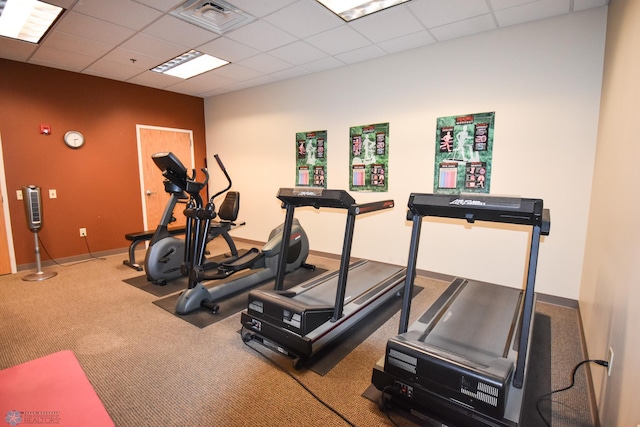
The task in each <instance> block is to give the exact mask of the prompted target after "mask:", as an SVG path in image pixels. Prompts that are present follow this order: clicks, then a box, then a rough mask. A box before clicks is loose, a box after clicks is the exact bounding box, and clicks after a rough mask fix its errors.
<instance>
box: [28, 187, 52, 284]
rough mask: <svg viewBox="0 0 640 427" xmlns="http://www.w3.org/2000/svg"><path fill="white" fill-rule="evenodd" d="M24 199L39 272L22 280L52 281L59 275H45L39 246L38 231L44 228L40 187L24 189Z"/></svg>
mask: <svg viewBox="0 0 640 427" xmlns="http://www.w3.org/2000/svg"><path fill="white" fill-rule="evenodd" d="M22 198H23V199H24V210H25V213H26V214H27V226H28V227H29V230H31V231H32V232H33V237H34V240H35V245H36V268H37V269H38V271H37V272H35V273H31V274H28V275H26V276H24V277H23V278H22V280H26V281H28V282H35V281H37V280H46V279H50V278H51V277H53V276H55V275H56V274H58V273H55V272H49V273H45V272H44V271H42V264H41V263H40V245H39V244H38V231H40V229H41V228H42V199H41V198H40V187H37V186H35V185H28V186H26V187H22Z"/></svg>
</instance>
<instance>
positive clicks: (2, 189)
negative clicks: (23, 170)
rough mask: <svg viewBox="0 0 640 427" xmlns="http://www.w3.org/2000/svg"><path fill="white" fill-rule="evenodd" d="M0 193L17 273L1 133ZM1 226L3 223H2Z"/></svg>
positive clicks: (11, 259) (9, 244)
mask: <svg viewBox="0 0 640 427" xmlns="http://www.w3.org/2000/svg"><path fill="white" fill-rule="evenodd" d="M0 177H1V178H2V179H0V193H1V196H2V201H3V203H2V208H3V210H4V227H5V229H6V233H7V249H8V250H9V262H10V263H11V273H12V274H13V273H17V272H18V268H17V266H16V252H15V248H14V245H13V231H12V229H11V213H10V212H9V194H8V193H7V177H6V175H5V171H4V153H3V149H2V135H1V134H0ZM0 226H1V225H0Z"/></svg>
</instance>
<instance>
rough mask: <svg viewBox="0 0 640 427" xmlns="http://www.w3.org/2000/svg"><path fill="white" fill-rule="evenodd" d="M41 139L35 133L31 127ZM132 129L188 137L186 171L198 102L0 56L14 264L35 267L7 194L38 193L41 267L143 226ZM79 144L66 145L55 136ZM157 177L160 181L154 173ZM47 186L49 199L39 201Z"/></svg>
mask: <svg viewBox="0 0 640 427" xmlns="http://www.w3.org/2000/svg"><path fill="white" fill-rule="evenodd" d="M41 124H46V125H50V126H51V131H52V133H51V135H48V136H46V135H42V134H40V125H41ZM136 124H142V125H149V126H160V127H169V128H179V129H189V130H192V131H193V138H194V144H195V148H194V151H195V158H196V167H197V168H198V169H200V168H201V167H204V165H205V162H206V160H205V158H206V142H205V122H204V101H203V99H201V98H197V97H192V96H187V95H181V94H177V93H173V92H168V91H163V90H159V89H153V88H148V87H143V86H137V85H133V84H128V83H122V82H117V81H114V80H109V79H104V78H100V77H93V76H87V75H83V74H78V73H73V72H69V71H63V70H57V69H53V68H47V67H40V66H35V65H30V64H25V63H20V62H15V61H9V60H4V59H0V134H1V136H2V147H3V153H4V162H5V165H4V166H5V174H6V180H7V191H8V193H9V194H8V199H9V208H10V212H11V227H12V231H13V240H14V246H15V253H16V262H17V264H18V265H21V264H27V263H33V262H35V252H34V242H33V233H31V231H29V229H28V228H27V225H26V218H25V212H24V205H23V202H22V201H20V200H17V197H16V190H19V189H21V188H22V187H23V186H25V185H30V184H34V185H37V186H39V187H40V188H41V189H42V211H43V213H42V217H43V227H42V230H41V231H40V232H39V237H40V240H41V241H42V243H43V245H44V248H43V247H41V251H40V252H41V258H42V260H43V261H46V260H47V259H49V256H48V255H47V253H45V250H44V249H45V248H46V251H47V252H48V254H49V255H50V256H51V257H53V258H64V257H69V256H75V255H82V254H87V252H88V251H87V246H86V244H85V241H84V239H83V238H81V237H80V235H79V228H80V227H85V228H87V234H88V239H87V241H88V243H89V247H90V249H91V252H100V251H106V250H113V249H119V248H124V247H127V246H128V244H129V242H128V241H127V240H125V238H124V235H125V234H126V233H129V232H134V231H140V230H142V229H143V219H142V202H141V201H140V178H139V172H138V151H137V139H136ZM72 129H73V130H79V131H81V132H82V133H83V134H84V136H85V139H86V143H85V145H84V146H83V147H81V148H79V149H75V150H74V149H71V148H68V147H67V146H66V145H65V144H64V142H63V139H62V137H63V135H64V134H65V132H66V131H68V130H72ZM158 179H162V176H161V175H160V171H158ZM49 189H55V190H56V191H57V196H58V197H57V199H49V195H48V193H49Z"/></svg>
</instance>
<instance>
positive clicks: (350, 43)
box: [306, 25, 371, 55]
mask: <svg viewBox="0 0 640 427" xmlns="http://www.w3.org/2000/svg"><path fill="white" fill-rule="evenodd" d="M306 41H307V43H309V44H311V45H313V46H315V47H317V48H318V49H320V50H323V51H325V52H327V53H328V54H330V55H337V54H339V53H344V52H347V51H350V50H354V49H359V48H361V47H365V46H367V45H370V44H371V42H370V41H369V40H367V39H366V38H365V37H364V36H363V35H362V34H360V33H358V32H357V31H355V30H354V29H352V28H351V27H349V26H347V25H342V26H340V27H337V28H334V29H332V30H329V31H325V32H324V33H320V34H316V35H315V36H311V37H308V38H307V39H306Z"/></svg>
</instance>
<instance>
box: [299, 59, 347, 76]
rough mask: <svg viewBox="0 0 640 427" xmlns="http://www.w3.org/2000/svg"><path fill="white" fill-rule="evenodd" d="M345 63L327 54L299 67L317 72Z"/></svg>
mask: <svg viewBox="0 0 640 427" xmlns="http://www.w3.org/2000/svg"><path fill="white" fill-rule="evenodd" d="M344 65H345V63H344V62H342V61H340V60H338V59H336V58H335V57H333V56H327V57H326V58H323V59H320V60H319V61H313V62H309V63H308V64H304V65H302V66H301V68H304V69H305V70H307V71H309V72H310V73H317V72H319V71H325V70H330V69H332V68H338V67H342V66H344Z"/></svg>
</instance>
